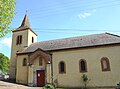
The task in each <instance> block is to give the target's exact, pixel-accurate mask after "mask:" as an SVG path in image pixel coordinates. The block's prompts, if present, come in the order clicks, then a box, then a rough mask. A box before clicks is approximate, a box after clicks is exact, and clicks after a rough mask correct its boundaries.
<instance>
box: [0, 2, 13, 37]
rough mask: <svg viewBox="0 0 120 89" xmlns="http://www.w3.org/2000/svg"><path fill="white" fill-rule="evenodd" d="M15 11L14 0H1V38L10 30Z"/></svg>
mask: <svg viewBox="0 0 120 89" xmlns="http://www.w3.org/2000/svg"><path fill="white" fill-rule="evenodd" d="M14 12H15V1H14V0H0V38H1V37H3V36H5V35H6V34H7V33H8V32H10V23H11V21H12V19H13V17H14Z"/></svg>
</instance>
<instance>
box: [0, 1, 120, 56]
mask: <svg viewBox="0 0 120 89" xmlns="http://www.w3.org/2000/svg"><path fill="white" fill-rule="evenodd" d="M26 10H27V14H28V17H29V21H30V24H31V28H32V29H33V30H34V31H35V32H36V33H37V34H38V41H43V40H51V39H59V38H66V37H73V36H81V35H88V34H96V33H104V32H110V33H113V34H118V35H120V0H31V1H30V0H16V11H15V17H14V19H13V21H12V23H11V27H12V28H14V29H16V28H17V27H19V26H20V25H21V22H22V20H23V18H24V15H25V13H26ZM11 42H12V33H10V34H8V35H7V36H6V37H4V38H0V52H2V53H4V54H5V55H7V56H8V57H10V54H11Z"/></svg>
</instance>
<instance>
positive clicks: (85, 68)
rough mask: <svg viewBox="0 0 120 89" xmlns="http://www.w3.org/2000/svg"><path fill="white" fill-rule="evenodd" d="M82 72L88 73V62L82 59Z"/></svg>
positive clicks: (80, 63) (80, 65) (80, 64)
mask: <svg viewBox="0 0 120 89" xmlns="http://www.w3.org/2000/svg"><path fill="white" fill-rule="evenodd" d="M79 67H80V72H87V62H86V60H84V59H81V60H80V62H79Z"/></svg>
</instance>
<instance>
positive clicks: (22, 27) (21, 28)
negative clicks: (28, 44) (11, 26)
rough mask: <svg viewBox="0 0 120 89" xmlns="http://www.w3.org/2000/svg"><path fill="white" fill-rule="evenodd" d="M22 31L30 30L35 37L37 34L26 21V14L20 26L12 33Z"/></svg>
mask: <svg viewBox="0 0 120 89" xmlns="http://www.w3.org/2000/svg"><path fill="white" fill-rule="evenodd" d="M24 30H31V31H32V32H33V33H34V34H35V35H36V36H37V34H36V33H35V32H34V31H33V30H32V29H31V28H30V22H29V20H28V16H27V14H25V16H24V19H23V21H22V24H21V26H20V27H19V28H17V29H16V30H13V32H18V31H24Z"/></svg>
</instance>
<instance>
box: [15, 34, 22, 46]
mask: <svg viewBox="0 0 120 89" xmlns="http://www.w3.org/2000/svg"><path fill="white" fill-rule="evenodd" d="M18 44H22V35H19V36H17V39H16V45H18Z"/></svg>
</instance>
